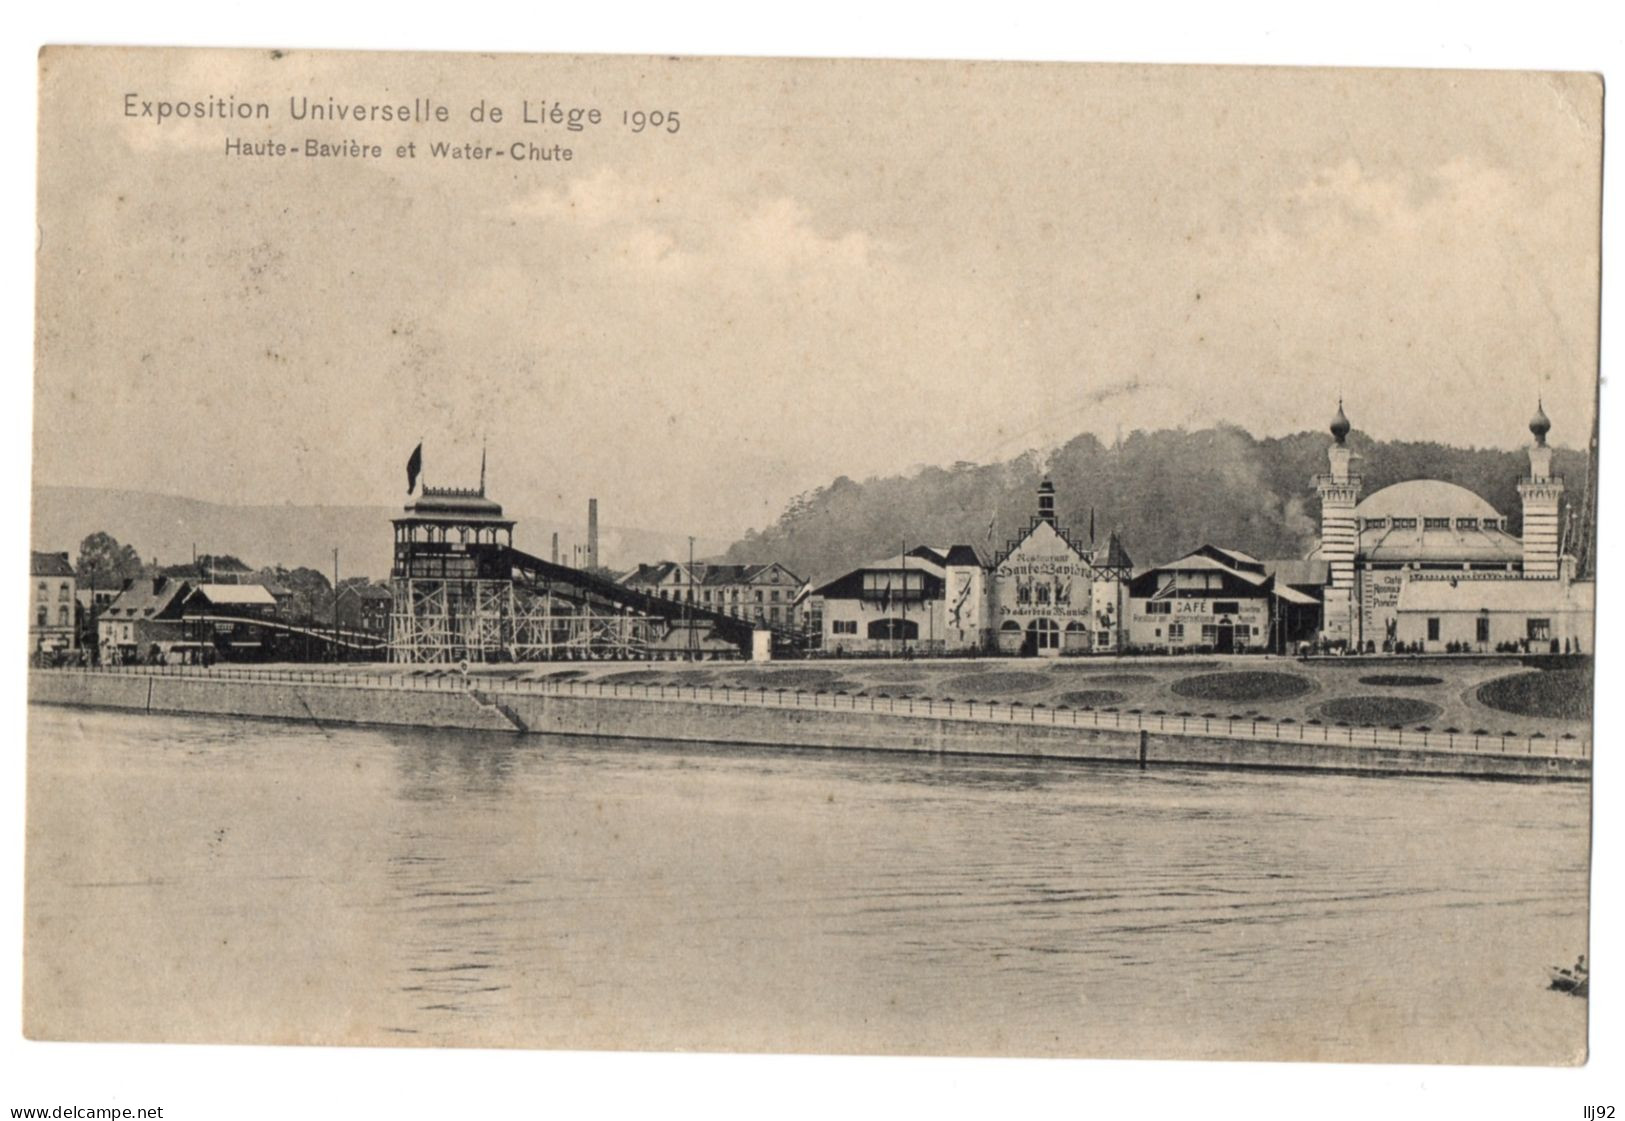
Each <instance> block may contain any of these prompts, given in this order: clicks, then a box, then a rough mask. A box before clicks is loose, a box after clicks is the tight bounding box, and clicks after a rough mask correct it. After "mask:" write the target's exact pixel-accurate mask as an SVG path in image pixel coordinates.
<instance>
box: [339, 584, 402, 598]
mask: <svg viewBox="0 0 1625 1121" xmlns="http://www.w3.org/2000/svg"><path fill="white" fill-rule="evenodd" d="M346 592H348V593H349V594H350V595H353V596H355V597H356V598H357V599H376V600H386V599H387V600H390V601H391V602H393V601H394V599H395V597H394V595H392V594H391V593H390V590H389V589H388V588H386V587H384V586H383V585H382V584H346V585H344V587H342V588H340V589H339V595H341V596H342V595H344V594H345V593H346Z"/></svg>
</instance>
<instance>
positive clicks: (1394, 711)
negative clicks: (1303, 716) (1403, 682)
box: [1316, 696, 1439, 728]
mask: <svg viewBox="0 0 1625 1121" xmlns="http://www.w3.org/2000/svg"><path fill="white" fill-rule="evenodd" d="M1316 711H1318V712H1319V713H1320V715H1321V716H1323V717H1325V718H1326V719H1327V720H1340V721H1342V722H1344V723H1346V724H1376V725H1380V726H1382V727H1384V728H1388V727H1392V726H1393V725H1395V724H1417V723H1420V722H1421V721H1423V720H1432V719H1433V718H1434V717H1436V716H1438V715H1439V706H1438V705H1432V704H1428V702H1426V701H1419V700H1417V699H1416V698H1415V697H1378V696H1372V697H1338V698H1337V699H1335V700H1330V701H1327V702H1326V703H1325V704H1323V705H1321V706H1320V708H1319V709H1317V710H1316Z"/></svg>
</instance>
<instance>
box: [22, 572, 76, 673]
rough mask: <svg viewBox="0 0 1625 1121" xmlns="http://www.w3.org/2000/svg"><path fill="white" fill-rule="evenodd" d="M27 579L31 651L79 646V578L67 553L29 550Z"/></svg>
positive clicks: (38, 651)
mask: <svg viewBox="0 0 1625 1121" xmlns="http://www.w3.org/2000/svg"><path fill="white" fill-rule="evenodd" d="M28 583H29V597H28V598H29V605H28V652H29V654H31V655H32V654H56V653H60V652H62V651H65V650H77V649H78V648H79V623H78V612H79V598H78V579H77V577H76V576H75V574H74V571H73V564H72V562H70V561H69V560H68V554H67V553H40V552H32V553H30V556H29V565H28Z"/></svg>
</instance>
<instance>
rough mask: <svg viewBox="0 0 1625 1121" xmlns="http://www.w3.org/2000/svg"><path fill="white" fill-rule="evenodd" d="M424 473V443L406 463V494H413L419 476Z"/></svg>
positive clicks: (416, 448) (414, 450)
mask: <svg viewBox="0 0 1625 1121" xmlns="http://www.w3.org/2000/svg"><path fill="white" fill-rule="evenodd" d="M422 473H423V441H422V440H419V441H418V446H417V447H415V448H413V449H412V455H411V457H410V458H408V459H407V461H406V493H407V494H411V493H412V491H413V489H414V488H415V487H416V486H417V485H418V476H419V475H420V474H422Z"/></svg>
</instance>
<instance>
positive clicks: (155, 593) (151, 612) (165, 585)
mask: <svg viewBox="0 0 1625 1121" xmlns="http://www.w3.org/2000/svg"><path fill="white" fill-rule="evenodd" d="M191 590H192V585H191V584H190V583H188V582H187V581H185V580H177V579H175V578H174V577H173V576H160V577H158V578H157V579H149V578H147V577H138V578H136V579H135V580H133V581H131V582H130V586H129V587H127V588H125V589H124V590H123V591H122V592H120V593H119V594H118V598H117V599H115V600H114V601H113V602H112V603H110V604H108V605H107V608H106V610H104V611H103V612H102V618H104V619H161V618H165V617H169V618H173V617H174V616H175V615H176V614H177V613H178V612H177V608H178V607H179V604H180V599H181V597H182V596H183V595H185V594H186V593H188V592H190V591H191Z"/></svg>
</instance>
